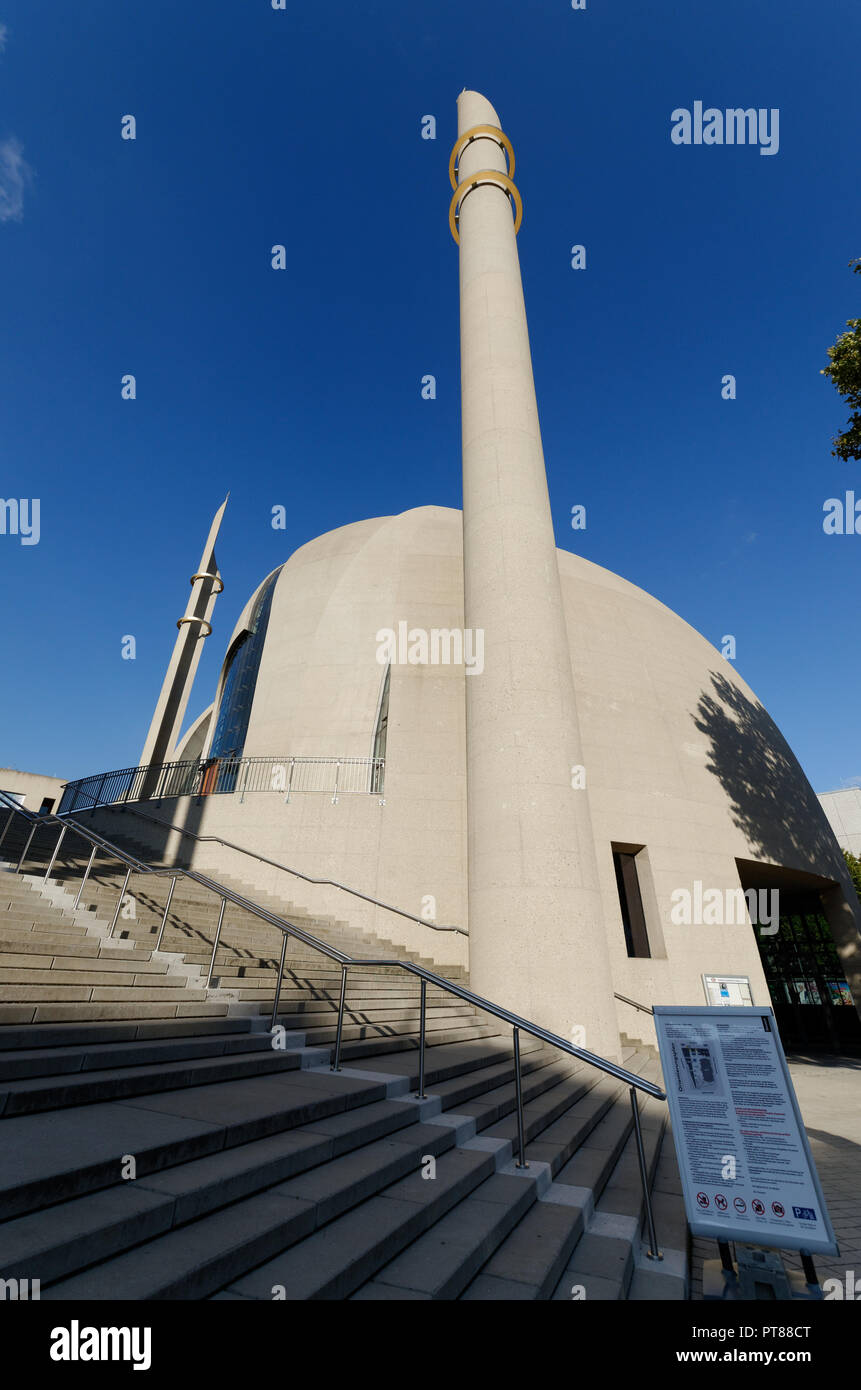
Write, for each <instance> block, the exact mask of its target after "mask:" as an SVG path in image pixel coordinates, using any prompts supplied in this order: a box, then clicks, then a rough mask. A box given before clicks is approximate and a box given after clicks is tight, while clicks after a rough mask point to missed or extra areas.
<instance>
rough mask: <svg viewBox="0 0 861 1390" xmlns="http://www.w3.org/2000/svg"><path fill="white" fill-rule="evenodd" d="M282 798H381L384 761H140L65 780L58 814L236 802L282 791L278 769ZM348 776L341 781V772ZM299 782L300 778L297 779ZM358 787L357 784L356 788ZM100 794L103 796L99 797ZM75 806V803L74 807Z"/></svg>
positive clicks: (288, 758)
mask: <svg viewBox="0 0 861 1390" xmlns="http://www.w3.org/2000/svg"><path fill="white" fill-rule="evenodd" d="M288 765H289V777H288V779H287V783H286V793H287V794H286V798H285V799H286V800H288V801H289V800H290V797H291V794H292V793H293V792H296V791H302V792H324V793H328V792H332V794H333V795H332V800H333V802H337V800H338V798H339V796H340V795H341V794H344V795H347V794H353V793H355V794H370V795H374V796H379V797H380V798H381V800H382V796H383V787H382V785H381V782H382V774H383V771H384V768H385V759H383V758H358V757H340V756H334V757H323V758H313V757H305V756H296V755H294V754H289V753H288V754H277V755H273V756H266V757H249V758H245V757H232V756H225V757H218V756H216V757H210V758H180V759H175V760H173V761H171V762H166V763H142V764H141V765H140V766H138V767H121V768H113V769H111V771H109V772H96V773H91V774H90V775H89V776H87V777H79V778H77V779H76V780H74V781H71V782H66V783H65V784H64V786H63V795H62V797H61V799H60V805H59V807H58V812H59V813H60V814H63V815H65V814H66V813H67V812H70V811H85V810H91V809H93V808H95V807H96V806H98V805H99V804H100V803H102V802H104V804H106V805H107V804H111V805H112V804H114V803H122V804H125V803H126V802H128V801H160V800H161V798H162V797H165V796H168V797H178V796H209V795H220V794H233V793H236V794H238V795H239V796H240V798H243V799H244V797H245V795H246V793H248V794H249V795H250V794H252V793H256V792H281V791H283V790H284V787H283V786H274V785H273V783H272V777H273V773H274V772H275V771H276V770H277V771H278V772H279V773H280V774H281V775H283V776H284V777H287V768H288ZM321 768H325V769H327V770H328V771H329V772H333V773H334V777H333V778H331V779H329V780H328V782H327V784H326V785H321V786H310V787H309V786H301V787H297V786H296V777H295V775H294V774H295V773H296V771H297V769H304V770H307V769H316V770H317V771H319V770H320V769H321ZM344 771H347V772H349V773H352V774H356V773H358V774H360V775H359V776H358V778H357V777H356V776H355V775H352V776H348V777H347V778H346V781H345V780H344V778H343V777H342V773H343V772H344ZM300 780H303V779H301V778H300ZM357 782H358V783H361V785H357ZM103 793H104V796H103ZM79 803H80V804H79Z"/></svg>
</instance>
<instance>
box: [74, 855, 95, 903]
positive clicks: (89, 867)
mask: <svg viewBox="0 0 861 1390" xmlns="http://www.w3.org/2000/svg"><path fill="white" fill-rule="evenodd" d="M95 857H96V846H95V845H93V848H92V849H91V851H90V862H89V863H88V865H87V867H86V869H85V870H84V877H83V878H82V879H81V886H80V888H79V889H78V896H77V897H76V898H75V906H74V907H73V908H72V911H73V912H77V910H78V903H79V902H80V901H81V894H82V893H83V891H84V884H85V883H86V881H87V879H88V878H89V877H90V869H91V868H92V867H93V860H94V859H95Z"/></svg>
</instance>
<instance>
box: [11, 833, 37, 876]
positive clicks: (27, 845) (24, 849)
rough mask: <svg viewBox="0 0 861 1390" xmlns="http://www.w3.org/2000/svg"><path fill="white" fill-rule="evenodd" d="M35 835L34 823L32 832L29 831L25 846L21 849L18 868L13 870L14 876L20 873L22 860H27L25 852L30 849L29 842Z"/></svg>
mask: <svg viewBox="0 0 861 1390" xmlns="http://www.w3.org/2000/svg"><path fill="white" fill-rule="evenodd" d="M35 834H36V825H35V823H34V825H33V828H32V830H31V831H30V834H29V835H28V836H27V843H26V845H25V846H24V848H23V850H22V852H21V858H20V859H19V860H18V867H17V869H16V870H15V872H16V874H20V872H21V865H22V864H23V863H24V860H25V859H26V858H27V851H28V849H29V848H30V841H31V840H32V838H33V836H34V835H35Z"/></svg>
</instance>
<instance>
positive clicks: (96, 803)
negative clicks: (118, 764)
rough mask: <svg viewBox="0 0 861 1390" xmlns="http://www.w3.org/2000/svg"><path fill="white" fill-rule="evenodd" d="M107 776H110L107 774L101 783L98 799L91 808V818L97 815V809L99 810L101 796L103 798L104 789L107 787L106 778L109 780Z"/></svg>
mask: <svg viewBox="0 0 861 1390" xmlns="http://www.w3.org/2000/svg"><path fill="white" fill-rule="evenodd" d="M107 775H108V774H107V773H105V775H104V777H103V778H102V780H101V782H100V783H99V790H98V791H97V792H96V799H95V801H94V802H93V805H92V807H91V808H90V815H91V816H94V815H95V814H96V809H97V807H98V805H99V802H100V800H101V796H102V787H103V786H104V785H105V780H106V778H107Z"/></svg>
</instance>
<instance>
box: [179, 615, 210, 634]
mask: <svg viewBox="0 0 861 1390" xmlns="http://www.w3.org/2000/svg"><path fill="white" fill-rule="evenodd" d="M183 623H200V624H201V631H200V632H199V633H198V636H199V637H208V636H209V634H210V632H211V631H212V628H211V627H210V625H209V623H208V622H207V621H206V619H205V618H195V617H194V616H193V615H192V617H190V618H178V619H177V623H176V625H177V627H182V625H183ZM203 628H206V631H205V632H204V631H203V630H202V629H203Z"/></svg>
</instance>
